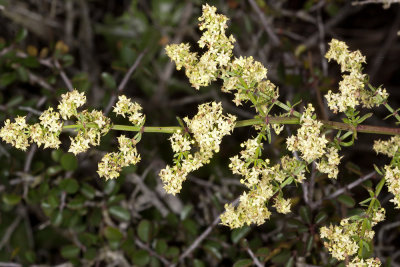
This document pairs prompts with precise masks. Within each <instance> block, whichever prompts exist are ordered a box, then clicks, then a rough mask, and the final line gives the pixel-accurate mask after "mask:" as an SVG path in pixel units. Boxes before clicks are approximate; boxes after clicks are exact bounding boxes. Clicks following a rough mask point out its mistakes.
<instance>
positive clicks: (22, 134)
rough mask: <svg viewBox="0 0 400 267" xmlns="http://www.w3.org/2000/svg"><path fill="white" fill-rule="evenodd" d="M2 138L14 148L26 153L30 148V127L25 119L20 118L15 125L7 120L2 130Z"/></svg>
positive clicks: (0, 131)
mask: <svg viewBox="0 0 400 267" xmlns="http://www.w3.org/2000/svg"><path fill="white" fill-rule="evenodd" d="M0 137H1V138H2V139H3V140H4V141H5V142H7V143H9V144H11V145H12V146H13V147H15V148H18V149H21V150H23V151H26V149H27V148H28V146H29V125H28V124H27V123H26V121H25V117H20V116H18V117H17V118H16V119H15V122H13V123H11V121H10V120H9V119H7V120H6V121H5V123H4V126H3V127H2V128H1V130H0Z"/></svg>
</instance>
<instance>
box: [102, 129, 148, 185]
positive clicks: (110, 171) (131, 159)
mask: <svg viewBox="0 0 400 267" xmlns="http://www.w3.org/2000/svg"><path fill="white" fill-rule="evenodd" d="M118 143H119V151H118V152H112V153H107V154H106V155H105V156H104V157H103V158H102V159H101V161H100V162H99V164H98V171H97V173H98V174H99V176H100V177H105V178H106V179H107V180H108V179H113V178H117V177H119V175H120V172H121V170H122V168H123V167H127V166H129V165H135V164H137V163H138V162H139V161H140V155H139V154H138V152H137V150H136V141H135V140H132V139H130V138H127V137H126V136H125V135H121V136H119V137H118Z"/></svg>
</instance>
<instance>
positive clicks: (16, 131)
mask: <svg viewBox="0 0 400 267" xmlns="http://www.w3.org/2000/svg"><path fill="white" fill-rule="evenodd" d="M39 120H40V122H39V123H35V124H33V125H29V124H27V123H26V121H25V117H17V118H16V119H15V122H14V123H11V122H10V120H9V119H7V120H6V121H5V124H4V127H3V128H1V130H0V137H1V138H2V139H3V140H4V141H6V142H7V143H10V144H11V145H12V146H14V147H15V148H18V149H21V150H24V151H25V150H26V149H27V148H28V146H29V143H32V142H35V143H37V145H38V146H41V145H43V146H44V148H58V147H59V145H60V143H61V142H60V140H59V136H60V133H61V131H62V127H63V123H62V122H61V121H60V114H59V113H58V112H55V111H53V108H51V107H50V108H48V109H47V110H45V111H44V112H43V113H42V114H41V115H40V117H39ZM29 137H30V138H31V140H30V141H29Z"/></svg>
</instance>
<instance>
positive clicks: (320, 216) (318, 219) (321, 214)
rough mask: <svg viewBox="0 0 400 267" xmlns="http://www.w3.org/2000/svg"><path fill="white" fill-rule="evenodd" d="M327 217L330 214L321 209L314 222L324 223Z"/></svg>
mask: <svg viewBox="0 0 400 267" xmlns="http://www.w3.org/2000/svg"><path fill="white" fill-rule="evenodd" d="M326 218H328V214H326V212H325V211H320V212H319V213H318V214H317V216H315V220H314V222H315V223H316V224H319V223H322V222H323V221H325V220H326Z"/></svg>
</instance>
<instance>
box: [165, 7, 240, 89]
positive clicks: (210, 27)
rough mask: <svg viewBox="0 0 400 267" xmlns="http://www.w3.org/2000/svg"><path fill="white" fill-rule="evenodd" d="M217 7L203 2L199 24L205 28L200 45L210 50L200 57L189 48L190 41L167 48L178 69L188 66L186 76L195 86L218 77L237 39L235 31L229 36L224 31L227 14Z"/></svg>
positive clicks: (228, 59) (206, 83) (203, 84)
mask: <svg viewBox="0 0 400 267" xmlns="http://www.w3.org/2000/svg"><path fill="white" fill-rule="evenodd" d="M216 11H217V9H216V8H215V7H212V6H209V5H208V4H206V5H203V14H202V16H201V17H200V18H199V21H200V22H201V23H200V25H199V28H200V30H202V31H204V32H203V34H202V36H201V38H200V40H199V42H198V43H199V46H200V47H201V48H205V47H206V48H207V49H208V50H207V51H206V52H205V53H204V54H203V55H202V56H201V57H198V56H197V53H192V52H190V46H189V44H179V45H177V44H172V45H168V46H167V47H166V48H165V50H166V53H167V55H168V56H169V57H170V58H171V60H173V61H175V63H176V68H177V69H178V70H180V69H181V68H182V67H185V69H186V70H185V73H186V76H187V77H188V78H189V81H190V83H191V84H192V86H193V87H195V88H196V89H199V88H200V86H207V85H209V84H210V82H212V81H215V80H216V79H217V77H218V73H219V68H221V67H225V66H226V65H227V64H228V62H229V61H230V58H231V56H232V49H233V43H234V42H235V39H234V38H233V36H232V35H231V36H229V37H227V36H226V34H225V29H226V28H227V25H226V23H227V21H228V18H227V17H226V16H224V15H221V14H216Z"/></svg>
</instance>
